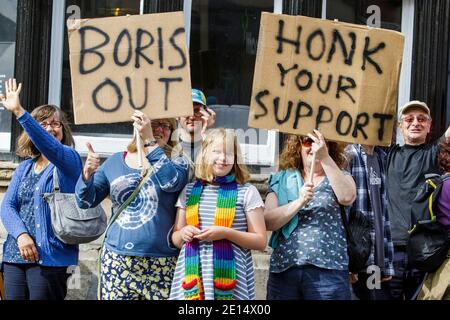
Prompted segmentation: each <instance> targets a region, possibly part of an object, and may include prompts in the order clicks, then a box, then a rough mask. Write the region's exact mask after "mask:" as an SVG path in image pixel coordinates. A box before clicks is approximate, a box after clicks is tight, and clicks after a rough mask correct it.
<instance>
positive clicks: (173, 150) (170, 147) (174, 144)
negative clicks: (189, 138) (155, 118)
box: [127, 118, 183, 158]
mask: <svg viewBox="0 0 450 320" xmlns="http://www.w3.org/2000/svg"><path fill="white" fill-rule="evenodd" d="M160 120H166V121H168V122H169V124H170V138H169V141H168V142H167V144H166V145H165V146H164V147H163V150H164V153H165V154H166V156H167V157H169V158H172V157H174V156H179V155H181V154H182V153H183V149H182V148H181V146H180V145H179V143H178V141H177V140H173V139H172V133H173V132H174V131H175V129H176V127H177V122H176V120H175V119H173V118H170V119H169V118H167V119H160ZM127 150H128V152H130V153H134V152H137V145H136V137H133V140H131V142H130V143H129V144H128V146H127Z"/></svg>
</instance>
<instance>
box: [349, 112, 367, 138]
mask: <svg viewBox="0 0 450 320" xmlns="http://www.w3.org/2000/svg"><path fill="white" fill-rule="evenodd" d="M368 123H369V115H368V114H367V113H366V112H363V113H360V114H358V116H357V117H356V121H355V128H354V129H353V133H352V136H353V138H357V137H358V131H361V133H362V135H363V137H364V139H367V134H366V132H365V131H364V129H363V128H364V127H365V126H367V124H368Z"/></svg>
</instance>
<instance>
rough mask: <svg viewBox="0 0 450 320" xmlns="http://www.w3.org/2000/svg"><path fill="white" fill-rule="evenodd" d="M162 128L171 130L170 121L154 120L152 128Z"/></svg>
mask: <svg viewBox="0 0 450 320" xmlns="http://www.w3.org/2000/svg"><path fill="white" fill-rule="evenodd" d="M157 128H161V129H163V130H167V131H169V130H170V129H171V128H172V127H171V126H170V124H168V123H161V122H152V129H157Z"/></svg>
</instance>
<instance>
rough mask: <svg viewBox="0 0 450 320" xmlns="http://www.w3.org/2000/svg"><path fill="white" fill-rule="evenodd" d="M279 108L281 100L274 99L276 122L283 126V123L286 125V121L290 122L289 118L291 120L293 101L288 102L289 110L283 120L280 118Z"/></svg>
mask: <svg viewBox="0 0 450 320" xmlns="http://www.w3.org/2000/svg"><path fill="white" fill-rule="evenodd" d="M279 107H280V98H279V97H276V98H275V99H273V108H274V111H275V121H276V122H277V123H278V124H283V123H285V122H286V121H288V120H289V118H290V116H291V110H292V101H288V109H287V112H286V115H285V116H284V118H283V119H281V118H280V117H279V116H278V111H279Z"/></svg>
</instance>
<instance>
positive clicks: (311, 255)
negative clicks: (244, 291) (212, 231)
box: [264, 130, 356, 300]
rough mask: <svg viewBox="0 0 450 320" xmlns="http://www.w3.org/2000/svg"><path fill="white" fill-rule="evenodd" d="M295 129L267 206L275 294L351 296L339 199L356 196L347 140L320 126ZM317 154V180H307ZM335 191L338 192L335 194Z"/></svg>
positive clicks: (271, 292)
mask: <svg viewBox="0 0 450 320" xmlns="http://www.w3.org/2000/svg"><path fill="white" fill-rule="evenodd" d="M314 133H315V134H314V135H313V134H308V136H307V137H300V136H296V135H290V136H288V138H287V141H286V143H285V146H284V149H283V152H282V154H281V156H280V158H281V159H280V169H281V171H280V172H278V173H276V174H273V175H272V176H271V177H270V180H269V190H268V195H267V198H266V209H265V212H264V215H265V220H266V226H267V229H268V230H274V232H273V235H272V238H271V239H270V243H269V244H270V246H271V247H272V248H273V249H274V250H273V253H272V255H271V258H270V274H269V280H268V284H267V299H269V300H277V299H282V300H293V299H305V300H338V299H341V300H346V299H350V298H351V294H350V285H349V273H348V256H347V241H346V236H345V229H344V226H343V223H342V220H341V214H340V208H339V205H345V206H348V205H351V204H352V203H353V201H354V200H355V197H356V187H355V182H354V180H353V178H352V177H351V176H350V175H349V174H348V173H346V172H344V171H342V170H341V168H343V167H344V162H345V158H344V156H343V146H342V145H340V144H338V143H335V142H325V139H324V137H323V135H322V134H321V133H320V132H319V131H317V130H314ZM314 153H315V154H316V163H315V170H314V175H313V183H312V184H311V183H309V182H305V181H307V177H308V176H309V173H310V171H311V165H312V159H313V155H314ZM333 193H334V194H333Z"/></svg>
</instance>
